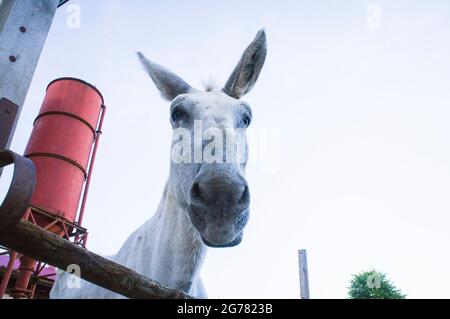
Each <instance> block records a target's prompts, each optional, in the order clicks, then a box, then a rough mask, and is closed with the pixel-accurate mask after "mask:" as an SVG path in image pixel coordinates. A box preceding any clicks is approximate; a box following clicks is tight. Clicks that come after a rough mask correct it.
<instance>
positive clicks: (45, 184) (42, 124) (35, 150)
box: [24, 78, 103, 232]
mask: <svg viewBox="0 0 450 319" xmlns="http://www.w3.org/2000/svg"><path fill="white" fill-rule="evenodd" d="M102 105H103V97H102V95H101V94H100V92H99V91H98V90H97V89H96V88H95V87H93V86H92V85H90V84H88V83H86V82H84V81H81V80H78V79H73V78H62V79H57V80H55V81H53V82H51V83H50V84H49V86H48V88H47V94H46V96H45V99H44V102H43V104H42V107H41V110H40V112H39V115H38V117H37V118H36V120H35V123H34V128H33V131H32V133H31V137H30V140H29V142H28V145H27V147H26V149H25V154H24V155H25V156H26V157H28V158H30V159H31V160H32V161H33V162H34V164H35V166H36V189H35V192H34V194H33V197H32V200H31V205H32V207H36V208H39V209H42V210H44V211H46V212H48V213H50V214H53V215H57V216H59V217H62V218H64V219H65V220H68V221H69V222H75V220H76V215H77V209H78V204H79V201H80V196H81V193H82V189H83V184H84V182H85V179H86V177H87V170H88V165H89V158H90V154H91V149H92V144H93V143H94V140H95V136H96V129H97V123H98V120H99V116H100V112H101V109H102ZM39 218H41V219H42V218H43V217H41V216H40V217H39ZM43 219H44V220H37V223H38V224H40V223H42V224H43V225H44V224H45V223H46V220H45V218H43ZM56 227H57V226H56ZM51 230H52V231H53V232H58V229H55V227H53V229H51Z"/></svg>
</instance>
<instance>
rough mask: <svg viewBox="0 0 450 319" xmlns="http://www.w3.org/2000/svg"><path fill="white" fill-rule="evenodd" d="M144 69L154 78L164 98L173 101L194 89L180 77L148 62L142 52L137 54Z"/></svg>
mask: <svg viewBox="0 0 450 319" xmlns="http://www.w3.org/2000/svg"><path fill="white" fill-rule="evenodd" d="M137 55H138V57H139V60H140V61H141V63H142V65H143V66H144V69H145V70H146V71H147V73H148V74H149V75H150V77H151V78H152V80H153V82H154V83H155V85H156V87H157V88H158V90H159V91H160V92H161V95H162V96H163V98H165V99H166V100H168V101H172V100H173V99H174V98H176V97H177V96H178V95H180V94H184V93H189V92H191V91H192V90H193V88H192V87H191V86H190V85H189V84H187V83H186V82H184V81H183V80H182V79H181V78H180V77H179V76H178V75H176V74H175V73H172V72H171V71H170V70H168V69H166V68H164V67H163V66H161V65H159V64H156V63H154V62H152V61H150V60H148V59H147V58H146V57H145V56H144V55H143V54H142V53H141V52H138V53H137Z"/></svg>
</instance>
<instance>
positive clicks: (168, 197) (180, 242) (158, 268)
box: [150, 182, 207, 293]
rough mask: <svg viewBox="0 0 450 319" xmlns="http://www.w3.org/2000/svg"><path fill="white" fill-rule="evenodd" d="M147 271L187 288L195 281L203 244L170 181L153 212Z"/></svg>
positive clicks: (171, 285) (200, 262)
mask: <svg viewBox="0 0 450 319" xmlns="http://www.w3.org/2000/svg"><path fill="white" fill-rule="evenodd" d="M152 221H153V222H154V226H155V227H154V228H153V231H154V234H153V235H154V236H155V237H154V240H153V241H152V242H153V243H152V244H153V247H152V258H151V267H150V272H151V275H152V277H153V278H155V280H157V281H159V282H160V283H162V284H165V285H168V286H170V287H174V288H177V289H181V290H183V291H186V292H188V293H189V292H190V291H191V289H192V288H193V286H194V285H195V284H196V283H197V280H198V277H199V272H200V268H201V266H202V264H203V260H204V257H205V254H206V251H207V247H206V246H205V245H204V244H203V241H202V239H201V237H200V235H199V234H198V232H197V230H196V229H195V228H194V227H193V226H192V223H191V221H190V220H189V217H188V215H187V212H186V207H185V206H184V205H182V204H181V203H179V202H178V201H177V200H176V198H175V196H174V194H173V188H172V185H171V184H170V182H168V183H167V184H166V187H165V189H164V194H163V197H162V199H161V202H160V204H159V207H158V211H157V213H156V214H155V216H154V218H153V220H152Z"/></svg>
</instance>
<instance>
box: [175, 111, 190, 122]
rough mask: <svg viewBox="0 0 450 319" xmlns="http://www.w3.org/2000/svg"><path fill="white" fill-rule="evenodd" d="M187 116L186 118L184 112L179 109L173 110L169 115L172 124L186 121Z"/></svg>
mask: <svg viewBox="0 0 450 319" xmlns="http://www.w3.org/2000/svg"><path fill="white" fill-rule="evenodd" d="M187 116H188V115H187V114H186V112H185V111H183V110H180V109H175V110H174V111H173V112H172V115H171V117H172V121H173V122H174V123H176V122H179V121H182V120H184V119H186V117H187Z"/></svg>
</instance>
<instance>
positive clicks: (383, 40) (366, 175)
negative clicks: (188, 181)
mask: <svg viewBox="0 0 450 319" xmlns="http://www.w3.org/2000/svg"><path fill="white" fill-rule="evenodd" d="M69 3H70V4H72V5H74V4H77V5H79V8H80V9H81V25H80V26H81V27H80V28H79V29H77V28H69V27H68V25H67V19H68V17H69V15H70V14H69V13H68V12H67V9H68V8H70V7H69V6H68V5H65V6H64V7H62V8H60V9H59V11H58V13H57V16H56V19H55V21H54V24H53V26H52V29H51V32H50V35H49V37H48V41H47V43H46V46H45V48H44V51H43V54H42V57H41V60H40V63H39V66H38V68H37V71H36V74H35V77H34V81H33V84H32V86H31V89H30V91H29V95H28V98H27V101H26V104H25V107H24V111H23V113H22V116H21V119H20V123H19V125H18V128H17V134H16V136H15V139H14V142H13V146H12V149H13V150H15V151H16V152H19V153H22V152H23V150H24V148H25V145H26V142H27V139H28V136H29V134H30V131H31V128H32V123H33V119H34V118H35V116H36V114H37V112H38V110H39V107H40V104H41V102H42V100H43V97H44V93H45V87H46V86H47V84H48V83H49V82H50V81H51V80H53V79H55V78H57V77H62V76H74V77H79V78H81V79H84V80H86V81H88V82H91V83H92V84H95V85H96V86H97V87H98V88H99V89H100V90H101V92H102V93H103V95H104V97H105V101H106V104H107V105H108V114H107V116H106V122H105V127H104V130H103V131H104V135H103V137H102V140H101V145H100V149H99V153H98V158H97V163H96V169H95V173H94V176H93V182H92V188H91V193H90V196H89V201H88V206H87V213H86V217H85V224H84V226H85V227H87V228H88V229H89V232H90V236H89V243H88V246H89V248H90V249H91V250H94V251H96V252H99V253H102V254H113V253H115V252H116V251H117V250H118V249H119V247H120V246H121V244H122V242H123V241H124V240H125V238H126V237H127V236H128V235H129V234H130V233H131V232H132V231H133V230H134V229H135V228H137V227H138V226H139V225H141V224H142V223H143V222H144V221H145V220H147V219H148V218H150V216H151V215H152V214H153V212H154V211H155V210H156V207H157V204H158V202H159V200H160V197H161V194H162V189H163V186H164V184H165V182H166V179H167V176H168V169H169V151H170V149H169V148H170V139H171V128H170V125H169V120H168V119H169V109H168V103H167V102H165V101H163V100H162V99H161V98H160V96H159V94H158V92H157V90H156V89H155V87H154V85H153V83H152V82H151V80H150V79H149V78H148V77H147V75H146V74H145V73H144V72H143V70H142V69H141V67H140V66H139V64H138V61H137V59H136V57H135V54H134V53H135V52H136V51H143V52H144V53H145V54H146V55H147V56H148V57H149V58H151V59H153V60H154V61H156V62H158V63H160V64H162V65H165V66H167V67H169V68H170V69H172V70H173V71H175V72H176V73H178V74H179V75H180V76H182V77H183V78H184V79H185V80H187V81H188V82H190V83H191V84H192V85H193V86H196V87H199V88H200V87H201V86H202V80H206V79H208V78H209V77H211V76H212V77H213V78H214V79H216V81H217V82H218V83H220V84H222V83H224V81H225V80H226V79H227V77H228V75H229V74H230V72H231V70H232V68H233V67H234V65H235V64H236V62H237V61H238V59H239V57H240V55H241V53H242V51H243V49H244V48H245V47H246V45H247V44H248V43H249V42H250V41H251V40H252V38H253V37H254V35H255V34H256V32H257V31H258V30H259V29H260V28H261V27H265V29H266V32H267V38H268V56H267V61H266V65H265V67H264V70H263V72H262V74H261V76H260V79H259V82H258V83H257V84H256V86H255V88H254V90H253V91H252V93H251V94H249V95H248V96H246V97H245V98H244V100H246V101H248V102H249V103H250V104H251V105H252V107H253V115H254V120H253V124H252V126H253V129H254V130H255V131H257V132H264V130H261V129H263V128H269V129H274V130H275V131H276V132H278V136H279V139H278V143H271V144H269V147H270V146H273V147H272V148H271V149H269V151H270V150H272V153H271V154H272V155H274V153H273V152H275V153H276V154H275V155H276V156H275V157H272V158H269V159H272V160H277V161H275V162H273V161H272V162H271V163H272V164H274V163H275V164H277V165H276V166H275V168H277V169H276V170H269V171H267V170H265V169H264V165H262V166H261V165H260V164H261V163H260V162H259V163H255V164H254V165H250V167H249V171H248V181H249V184H250V190H251V194H252V204H251V219H250V222H249V225H248V226H247V229H246V232H245V237H244V240H243V242H242V244H241V245H240V246H238V247H235V248H230V249H210V251H209V255H208V257H207V260H206V262H205V266H204V268H203V271H202V275H203V280H204V282H205V285H206V288H207V291H208V293H209V296H210V297H220V298H225V297H230V298H240V297H243V298H259V297H263V298H264V297H273V298H298V296H299V284H298V281H299V280H298V264H297V250H298V249H301V248H306V249H307V250H308V258H309V271H310V287H311V297H312V298H345V297H346V290H347V286H348V283H349V280H350V278H351V274H353V273H356V272H359V271H362V270H368V269H371V268H376V269H378V270H380V271H383V272H386V273H387V274H388V277H389V278H390V279H392V280H393V281H394V283H395V284H396V285H397V286H398V287H399V288H401V289H402V291H403V292H404V293H406V294H407V295H408V297H410V298H415V297H424V298H429V297H436V298H444V297H447V298H448V297H450V293H449V292H448V285H450V276H449V274H448V270H449V269H450V254H449V251H448V244H449V243H450V232H449V229H448V228H449V223H450V125H449V123H450V107H449V106H450V62H449V61H450V43H449V39H450V2H448V1H445V0H442V1H421V0H416V1H402V0H395V1H392V0H389V1H388V0H384V1H364V0H363V1H361V0H359V1H356V0H353V1H344V0H342V1H331V0H320V1H313V0H309V1H306V0H302V1H298V0H295V1H261V0H254V1H237V0H233V1H206V0H205V1H189V2H188V1H175V0H169V1H158V2H156V1H144V0H133V1H112V0H98V1H89V0H71V1H70V2H69ZM69 25H70V24H69ZM277 145H278V148H277V147H276V146H277ZM258 146H260V145H259V143H257V142H255V143H254V144H253V145H250V147H253V148H254V149H258ZM277 149H278V151H276V150H277ZM269 164H270V163H269ZM272 168H273V167H272ZM4 188H5V182H4V181H3V183H2V189H4Z"/></svg>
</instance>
